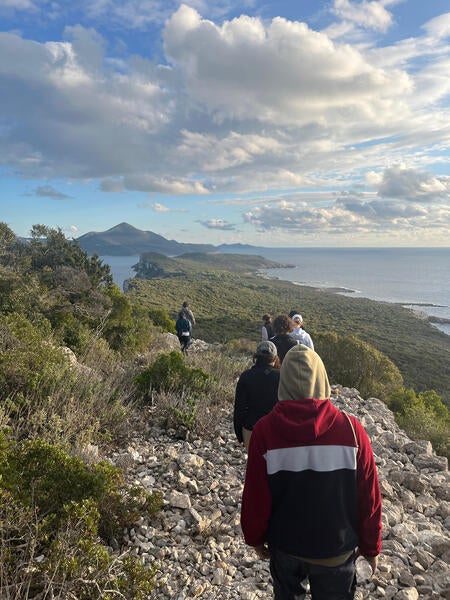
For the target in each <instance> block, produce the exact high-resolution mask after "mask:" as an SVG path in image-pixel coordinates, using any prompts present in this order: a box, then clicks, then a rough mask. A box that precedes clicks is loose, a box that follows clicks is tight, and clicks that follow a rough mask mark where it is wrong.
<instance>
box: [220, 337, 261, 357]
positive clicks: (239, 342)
mask: <svg viewBox="0 0 450 600" xmlns="http://www.w3.org/2000/svg"><path fill="white" fill-rule="evenodd" d="M256 346H257V343H256V342H255V341H253V340H249V339H248V338H236V339H233V340H230V341H229V342H227V344H226V348H227V350H228V351H229V352H230V353H231V354H246V355H247V356H252V355H253V354H254V353H255V352H256Z"/></svg>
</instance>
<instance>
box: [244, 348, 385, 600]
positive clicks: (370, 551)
mask: <svg viewBox="0 0 450 600" xmlns="http://www.w3.org/2000/svg"><path fill="white" fill-rule="evenodd" d="M330 392H331V390H330V384H329V382H328V377H327V373H326V371H325V367H324V365H323V362H322V360H321V358H320V357H319V355H318V354H317V353H316V352H314V351H313V350H311V349H310V348H308V347H306V346H304V345H302V344H299V345H297V346H295V347H294V348H292V349H291V350H289V352H288V353H287V354H286V357H285V359H284V362H283V364H282V366H281V371H280V384H279V388H278V402H277V404H276V405H275V407H274V409H273V410H272V412H270V413H269V414H268V415H266V416H265V417H262V418H261V419H260V420H259V421H258V422H257V423H256V424H255V426H254V428H253V432H252V437H251V441H250V446H249V454H248V462H247V470H246V476H245V485H244V491H243V496H242V509H241V525H242V530H243V533H244V538H245V542H246V543H247V544H248V545H249V546H253V547H254V549H255V551H256V554H257V555H258V557H259V558H261V559H263V558H270V571H271V574H272V578H273V589H274V599H275V600H294V599H295V600H304V598H305V595H306V589H307V588H306V586H307V582H308V581H309V586H310V590H311V595H312V598H314V599H315V600H338V599H339V600H347V599H348V600H352V599H353V598H354V591H355V586H356V577H355V559H356V557H357V556H358V555H362V556H363V557H364V558H365V559H366V560H367V562H368V563H369V565H370V567H371V570H372V573H374V572H375V570H376V568H377V564H378V554H379V553H380V551H381V496H380V488H379V483H378V477H377V470H376V466H375V461H374V456H373V451H372V447H371V445H370V441H369V438H368V436H367V433H366V432H365V430H364V428H363V426H362V425H361V424H360V422H359V421H358V420H357V419H356V417H354V416H349V415H347V414H346V413H344V412H341V411H339V410H338V409H337V408H336V407H335V406H334V405H333V404H332V403H331V402H330V400H329V397H330Z"/></svg>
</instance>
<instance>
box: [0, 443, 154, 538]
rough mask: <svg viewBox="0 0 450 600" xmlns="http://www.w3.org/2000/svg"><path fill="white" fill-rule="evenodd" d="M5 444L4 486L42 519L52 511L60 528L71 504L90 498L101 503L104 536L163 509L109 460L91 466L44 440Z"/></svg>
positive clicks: (1, 476) (1, 475)
mask: <svg viewBox="0 0 450 600" xmlns="http://www.w3.org/2000/svg"><path fill="white" fill-rule="evenodd" d="M0 439H1V438H0ZM2 445H3V448H2V447H1V446H0V450H2V454H3V458H4V459H3V461H2V463H1V464H0V485H1V487H3V489H5V490H7V491H8V492H10V493H12V494H13V495H14V496H15V498H16V499H17V501H19V502H20V503H21V504H22V505H23V506H28V507H30V508H36V509H37V510H38V511H39V514H40V515H41V517H42V518H44V517H47V516H49V515H51V517H52V519H53V520H54V521H55V527H58V523H59V521H60V519H61V518H62V512H61V511H63V507H64V506H65V505H66V504H67V503H69V502H75V503H79V502H82V501H84V500H87V499H91V500H93V501H94V502H95V503H96V506H97V507H98V511H99V514H100V524H99V530H100V532H101V534H102V535H103V536H104V538H105V539H106V538H109V537H110V536H113V535H114V536H116V535H118V533H119V532H120V530H121V529H122V528H123V527H124V526H125V525H127V524H131V523H132V522H133V521H134V520H135V519H136V518H137V517H138V515H139V511H140V510H142V509H144V508H147V509H148V508H150V507H152V510H156V509H157V507H158V499H157V498H156V497H155V498H153V497H151V496H147V495H146V494H145V493H144V492H142V491H141V489H140V488H130V487H126V486H125V484H124V480H123V477H122V474H121V472H120V471H119V469H117V468H116V467H114V466H112V465H110V464H109V463H106V462H100V463H97V464H95V465H86V464H85V463H83V461H82V460H81V459H79V458H77V457H74V456H70V455H69V454H67V453H66V452H65V451H64V450H62V449H61V448H58V447H56V446H53V445H51V444H48V443H46V442H44V441H42V440H39V439H37V440H31V441H30V440H27V441H24V442H20V443H14V442H9V443H8V442H6V441H5V439H4V438H3V442H2Z"/></svg>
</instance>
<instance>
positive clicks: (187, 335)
mask: <svg viewBox="0 0 450 600" xmlns="http://www.w3.org/2000/svg"><path fill="white" fill-rule="evenodd" d="M175 329H176V330H177V336H178V339H179V340H180V345H181V352H183V354H186V353H187V350H188V348H189V346H190V345H191V335H192V324H191V322H190V320H189V319H187V318H186V314H185V313H184V312H183V311H182V310H180V312H179V313H178V319H177V322H176V323H175Z"/></svg>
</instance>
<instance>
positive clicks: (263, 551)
mask: <svg viewBox="0 0 450 600" xmlns="http://www.w3.org/2000/svg"><path fill="white" fill-rule="evenodd" d="M254 548H255V552H256V554H257V555H258V558H260V559H261V560H267V559H268V558H270V552H269V548H268V547H267V546H266V545H265V544H261V545H260V546H255V547H254Z"/></svg>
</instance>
